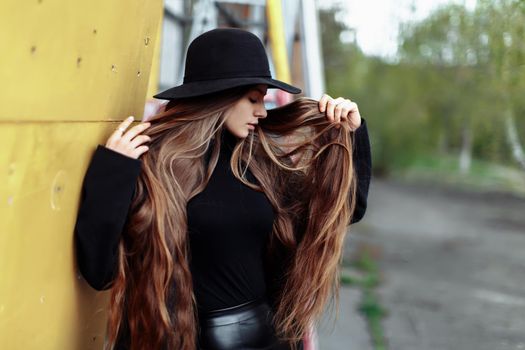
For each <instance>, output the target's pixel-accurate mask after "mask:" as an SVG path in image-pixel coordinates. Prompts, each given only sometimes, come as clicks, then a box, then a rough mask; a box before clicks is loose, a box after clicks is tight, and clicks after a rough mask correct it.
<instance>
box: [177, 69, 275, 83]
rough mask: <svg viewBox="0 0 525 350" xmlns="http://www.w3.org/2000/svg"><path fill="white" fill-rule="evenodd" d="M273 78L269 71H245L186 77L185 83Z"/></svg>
mask: <svg viewBox="0 0 525 350" xmlns="http://www.w3.org/2000/svg"><path fill="white" fill-rule="evenodd" d="M253 77H257V78H271V77H272V75H271V74H270V72H269V71H264V72H261V71H244V72H235V73H233V74H232V73H224V74H219V75H217V74H215V75H212V76H205V77H199V76H184V81H183V82H184V83H191V82H194V81H206V80H217V79H228V78H232V79H233V78H253Z"/></svg>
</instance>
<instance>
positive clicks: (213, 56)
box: [184, 28, 271, 83]
mask: <svg viewBox="0 0 525 350" xmlns="http://www.w3.org/2000/svg"><path fill="white" fill-rule="evenodd" d="M239 77H267V78H271V73H270V68H269V64H268V57H267V55H266V50H265V49H264V45H263V43H262V42H261V40H259V38H258V37H257V36H256V35H255V34H253V33H251V32H248V31H245V30H242V29H237V28H216V29H212V30H210V31H207V32H205V33H203V34H201V35H199V36H198V37H196V38H195V39H194V40H193V41H192V42H191V43H190V45H189V47H188V51H187V54H186V62H185V69H184V83H188V82H193V81H203V80H213V79H224V78H239Z"/></svg>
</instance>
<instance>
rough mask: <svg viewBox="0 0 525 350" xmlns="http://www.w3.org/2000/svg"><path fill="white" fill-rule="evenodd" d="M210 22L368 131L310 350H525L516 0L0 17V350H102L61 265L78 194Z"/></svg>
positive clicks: (522, 30)
mask: <svg viewBox="0 0 525 350" xmlns="http://www.w3.org/2000/svg"><path fill="white" fill-rule="evenodd" d="M216 27H239V28H243V29H247V30H250V31H252V32H253V33H255V34H256V35H257V36H259V38H260V39H261V40H262V41H263V43H264V44H265V46H266V48H267V53H268V56H269V58H270V65H271V71H272V76H273V77H274V78H277V79H280V80H283V81H287V82H290V83H292V84H294V85H296V86H299V87H301V88H302V89H303V93H302V94H301V95H302V96H308V97H312V98H316V99H318V98H320V97H321V95H322V94H323V93H328V94H329V95H331V96H332V97H334V98H335V97H338V96H343V97H345V98H349V99H351V100H352V101H354V102H356V103H357V104H358V106H359V110H360V113H361V115H362V117H363V118H364V119H366V121H367V125H368V130H369V136H370V142H371V149H372V164H373V178H372V182H371V187H370V193H369V198H368V209H367V213H366V215H365V217H364V218H363V219H362V220H361V221H360V222H358V223H356V224H354V225H352V226H350V227H349V231H348V234H347V236H346V245H345V253H344V259H343V261H342V269H341V288H340V295H339V307H338V308H337V309H331V308H329V309H327V312H326V314H325V316H326V317H325V318H324V319H323V320H322V322H321V323H320V324H319V325H318V327H316V329H315V331H314V333H313V335H312V337H311V339H310V341H309V342H308V348H307V350H311V349H322V350H325V349H327V350H331V349H345V350H368V349H374V350H376V349H393V350H398V349H399V350H412V349H414V350H416V349H418V350H427V349H428V350H441V349H447V350H470V349H472V350H474V349H476V350H507V349H525V253H524V251H525V152H524V147H525V98H524V97H523V96H525V1H523V0H492V1H489V0H477V1H476V0H464V1H461V0H398V1H388V0H369V1H367V2H364V1H352V0H345V1H337V0H325V1H320V0H317V1H315V0H282V1H275V0H253V1H242V0H230V1H211V0H199V1H196V0H194V1H190V0H165V1H162V0H151V1H148V2H142V1H138V0H127V1H124V0H115V1H112V2H104V1H102V0H93V1H91V2H89V3H88V2H81V1H78V0H77V1H67V2H66V1H48V0H34V1H32V2H24V3H20V2H16V1H14V0H4V1H2V2H0V42H2V43H3V45H2V52H1V54H0V79H1V80H2V82H3V84H2V86H1V87H0V102H1V103H0V125H1V127H0V136H1V137H0V142H1V146H2V149H3V150H2V152H1V154H0V165H1V167H2V168H3V169H4V174H3V175H2V176H3V177H2V181H1V182H0V194H1V196H2V198H3V201H2V204H1V212H0V225H1V226H0V228H1V229H0V276H2V277H3V278H2V281H1V282H0V348H1V349H37V348H38V349H100V348H101V346H102V344H103V341H104V334H105V332H104V325H105V321H106V314H105V311H104V310H105V305H106V304H107V302H108V300H109V299H108V293H97V292H95V291H94V290H92V289H90V288H89V286H88V285H87V284H86V283H85V282H84V281H83V280H82V276H81V275H80V274H79V272H78V270H77V268H76V266H75V263H74V261H75V259H74V250H73V244H72V242H73V238H72V237H73V232H72V230H73V226H74V220H75V214H76V209H77V206H78V198H79V195H80V192H79V191H80V185H81V180H82V178H83V175H84V172H85V170H86V167H87V165H88V163H89V160H90V157H91V154H92V152H93V150H94V148H95V146H96V144H97V143H101V144H102V143H104V142H105V140H106V139H107V137H108V136H109V134H110V133H111V132H112V130H113V129H114V128H115V126H116V125H117V123H118V122H119V121H121V120H123V119H124V118H125V117H127V116H128V115H134V116H135V117H136V118H135V119H136V120H140V119H143V120H147V118H148V117H150V116H151V115H153V114H154V113H156V112H157V111H159V110H160V109H161V108H162V107H163V105H164V103H165V101H160V100H155V99H153V98H152V97H151V96H152V95H154V94H155V93H157V92H159V91H162V90H164V89H167V88H169V87H172V86H175V85H178V84H180V83H182V79H183V74H184V59H185V57H184V54H185V51H186V48H187V46H188V44H189V43H190V42H191V40H192V39H193V38H195V37H196V36H198V35H199V34H201V33H202V32H204V31H207V30H209V29H213V28H216ZM292 98H293V96H291V95H289V94H287V93H284V92H281V91H279V90H277V89H269V90H268V95H267V97H266V98H265V103H266V105H267V107H268V108H272V107H275V106H279V105H282V104H284V103H287V102H289V101H291V99H292ZM335 313H337V320H335V319H334V316H335Z"/></svg>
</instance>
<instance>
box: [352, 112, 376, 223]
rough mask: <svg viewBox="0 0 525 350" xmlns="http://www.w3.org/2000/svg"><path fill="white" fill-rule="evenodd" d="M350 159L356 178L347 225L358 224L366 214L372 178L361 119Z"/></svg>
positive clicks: (368, 141)
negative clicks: (353, 205) (355, 191)
mask: <svg viewBox="0 0 525 350" xmlns="http://www.w3.org/2000/svg"><path fill="white" fill-rule="evenodd" d="M353 146H354V148H353V153H352V158H353V162H354V170H355V175H356V176H357V193H356V206H355V211H354V215H353V216H352V218H351V220H350V223H349V225H351V224H353V223H356V222H358V221H359V220H361V219H362V218H363V216H364V215H365V212H366V207H367V200H368V189H369V187H370V180H371V176H372V156H371V152H370V139H369V137H368V128H367V125H366V121H365V119H364V118H362V117H361V125H360V126H359V127H358V128H357V129H356V130H355V134H354V145H353Z"/></svg>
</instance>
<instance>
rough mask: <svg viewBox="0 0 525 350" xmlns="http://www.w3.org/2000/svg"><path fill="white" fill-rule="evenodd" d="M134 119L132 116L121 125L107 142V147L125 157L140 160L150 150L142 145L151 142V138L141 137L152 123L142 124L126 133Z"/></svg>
mask: <svg viewBox="0 0 525 350" xmlns="http://www.w3.org/2000/svg"><path fill="white" fill-rule="evenodd" d="M133 119H134V118H133V116H130V117H128V118H126V119H125V120H124V121H123V122H122V123H120V125H119V126H118V127H117V128H116V129H115V131H114V132H113V134H111V136H110V137H109V139H108V141H107V142H106V147H107V148H109V149H112V150H113V151H116V152H119V153H121V154H123V155H125V156H128V157H131V158H135V159H138V157H140V156H141V155H142V154H143V153H145V152H146V151H147V150H148V149H149V147H148V146H146V145H142V144H143V143H144V142H147V141H150V140H151V137H149V136H148V135H140V133H141V132H143V131H144V130H146V129H147V128H148V127H149V126H150V125H151V123H149V122H146V123H140V124H137V125H135V126H134V127H132V128H131V129H129V130H128V131H126V129H127V128H128V127H129V126H130V125H131V123H133Z"/></svg>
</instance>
